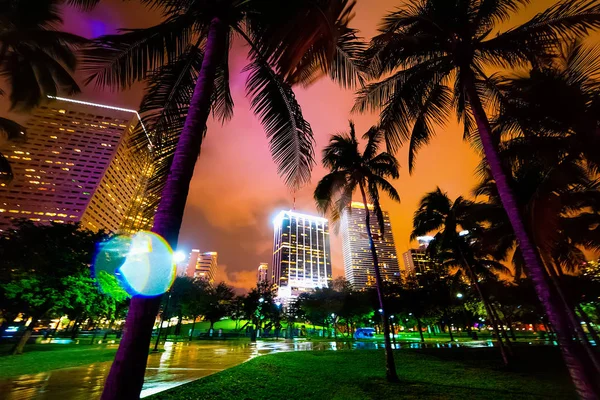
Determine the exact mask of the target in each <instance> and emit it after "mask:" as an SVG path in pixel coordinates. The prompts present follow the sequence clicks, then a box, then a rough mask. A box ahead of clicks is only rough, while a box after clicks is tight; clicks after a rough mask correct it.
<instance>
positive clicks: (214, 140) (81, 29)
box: [64, 0, 554, 289]
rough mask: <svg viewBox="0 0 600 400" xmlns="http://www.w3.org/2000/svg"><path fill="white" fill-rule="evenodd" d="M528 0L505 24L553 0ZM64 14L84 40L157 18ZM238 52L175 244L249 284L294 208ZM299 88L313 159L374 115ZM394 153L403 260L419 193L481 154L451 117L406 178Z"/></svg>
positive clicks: (379, 8) (445, 185)
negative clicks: (228, 115) (231, 105)
mask: <svg viewBox="0 0 600 400" xmlns="http://www.w3.org/2000/svg"><path fill="white" fill-rule="evenodd" d="M533 3H534V4H533V5H532V6H531V7H529V8H528V9H527V10H526V11H525V12H522V13H521V14H520V15H519V16H518V17H517V18H514V19H513V21H512V22H511V24H516V23H518V22H522V21H524V20H525V19H526V18H529V17H530V16H531V15H532V14H533V13H534V12H537V11H540V10H541V9H542V8H545V7H547V6H548V5H550V4H553V3H554V1H551V0H538V1H534V2H533ZM400 4H401V2H400V1H399V0H395V1H390V0H384V1H376V0H358V4H357V6H356V8H355V11H356V17H355V18H354V20H353V22H352V25H353V26H354V27H356V28H358V29H359V30H360V31H361V35H362V36H363V37H366V38H370V37H371V36H373V35H374V34H375V31H376V27H377V24H378V22H379V20H380V18H381V17H382V16H383V15H384V14H385V13H386V12H387V11H390V10H392V9H393V8H394V7H395V6H397V5H400ZM64 19H65V24H66V29H67V30H69V31H71V32H74V33H78V34H80V35H82V36H85V37H89V38H91V37H94V36H98V35H102V34H110V33H115V31H116V30H117V29H118V28H141V27H146V26H150V25H153V24H155V23H157V22H158V21H159V15H158V14H156V13H152V12H149V11H148V10H147V9H145V8H144V7H142V6H140V5H138V4H137V3H136V2H135V1H128V2H122V1H120V0H103V1H102V3H101V4H100V5H99V6H98V7H97V8H96V9H95V10H94V11H93V12H91V13H79V12H76V11H74V10H67V11H66V12H65V18H64ZM245 54H246V49H245V48H243V47H241V46H240V45H238V46H234V48H233V50H232V53H231V57H230V60H231V65H230V68H231V70H230V71H231V86H232V88H231V89H232V94H233V98H234V101H235V115H234V118H233V120H232V121H230V122H229V123H227V124H226V125H225V126H221V125H220V124H219V123H218V122H215V121H212V120H209V123H208V134H207V138H206V140H205V142H204V144H203V147H202V153H201V156H200V160H199V162H198V164H197V166H196V170H195V174H194V179H193V181H192V185H191V190H190V196H189V198H188V203H187V208H186V212H185V217H184V223H183V227H182V231H181V236H180V241H179V243H180V244H179V249H181V250H184V251H189V250H190V249H192V248H199V249H201V250H204V251H217V252H218V253H219V271H218V276H217V279H219V280H225V281H227V282H228V283H230V284H232V285H233V286H234V287H236V288H238V289H242V288H244V289H246V288H250V287H251V286H253V285H254V284H255V283H256V269H257V267H258V264H259V263H260V262H268V263H269V265H270V263H271V250H272V240H273V228H272V219H273V216H274V215H275V214H276V213H277V211H279V210H281V209H290V208H292V198H293V197H292V195H291V194H290V192H289V190H288V189H287V188H286V187H285V185H284V184H283V183H282V181H281V180H280V179H279V177H278V176H277V172H276V168H275V165H274V164H273V162H272V161H271V157H270V154H269V151H268V145H267V141H266V138H265V135H264V132H263V130H262V127H261V125H260V123H259V121H258V119H257V118H255V117H254V115H253V114H252V113H251V112H250V111H249V102H248V100H247V99H246V98H245V96H244V82H245V76H243V75H242V74H241V73H240V71H241V69H242V68H243V67H244V65H245ZM142 90H143V86H141V85H139V86H137V87H134V88H132V90H129V91H127V92H110V91H108V90H107V91H101V90H96V89H95V88H93V87H88V88H85V89H84V93H83V94H81V95H80V96H79V97H78V98H80V99H83V100H88V101H95V102H104V103H108V104H112V105H116V106H120V107H127V108H135V109H137V108H138V106H139V102H140V99H141V96H142ZM296 94H297V97H298V101H299V102H300V104H301V106H302V109H303V112H304V116H305V118H306V119H307V120H308V121H309V122H310V123H311V125H312V128H313V131H314V134H315V137H316V145H317V147H316V151H317V155H318V157H319V158H320V153H321V150H322V148H323V147H324V145H325V144H326V143H327V140H328V138H329V135H331V134H332V133H336V132H339V131H342V130H346V129H347V127H348V122H347V121H348V119H349V118H352V119H353V120H354V121H355V122H356V125H357V132H358V133H359V134H360V135H362V133H363V132H364V131H366V130H367V129H368V128H369V127H370V126H371V125H372V124H373V123H375V122H376V119H377V118H376V116H375V115H351V114H350V109H351V107H352V104H353V98H354V95H353V92H352V91H344V90H342V89H340V88H338V87H337V86H336V85H335V84H333V83H331V82H330V81H328V80H326V79H323V80H321V81H319V82H317V83H316V84H315V85H313V86H312V87H310V88H309V89H307V90H303V89H296ZM397 156H398V159H399V161H400V163H401V165H402V167H403V168H402V169H401V177H400V179H398V180H397V181H395V182H394V184H395V187H396V188H397V190H398V192H399V193H400V196H401V199H402V203H401V204H395V203H392V202H391V201H389V199H387V198H384V199H383V207H384V209H386V210H388V211H389V213H390V216H391V222H392V229H393V233H394V238H395V241H396V246H397V249H398V256H399V258H400V257H401V254H402V253H403V252H404V251H406V250H407V249H408V248H409V247H411V243H410V240H409V234H410V231H411V221H412V215H413V212H414V211H415V209H416V206H417V203H418V201H419V199H420V197H421V196H422V195H423V194H424V193H425V192H427V191H430V190H433V189H435V187H436V186H440V187H441V188H442V189H443V190H445V191H447V192H448V193H449V195H450V197H451V198H455V197H457V196H459V195H469V194H470V190H471V189H472V186H473V184H474V182H475V178H474V169H475V167H476V165H477V163H478V156H477V155H476V154H475V152H474V151H473V150H471V149H470V147H469V145H468V144H465V143H463V142H462V131H461V129H460V128H459V127H458V125H457V124H456V123H450V124H448V125H447V126H440V127H438V129H437V137H436V138H435V139H434V140H433V142H432V143H431V144H430V145H429V146H427V147H426V148H424V149H423V150H421V152H420V153H419V155H418V158H417V164H416V170H415V172H414V173H413V175H412V176H410V175H409V174H408V169H407V168H405V166H406V164H407V152H406V150H401V151H400V152H399V153H398V154H397ZM324 173H325V172H324V170H323V169H322V168H321V167H320V166H319V167H317V168H315V170H314V171H313V178H312V182H311V184H310V185H309V186H307V187H306V188H304V189H303V190H302V191H300V192H298V193H297V195H296V209H297V210H298V211H301V212H306V213H310V214H316V208H315V205H314V201H313V200H312V191H313V189H314V186H315V184H316V182H318V180H319V179H320V178H321V177H322V176H323V175H324ZM331 249H332V265H333V274H334V277H337V276H340V275H343V259H342V252H341V240H340V238H339V237H338V236H337V235H336V234H334V233H333V232H332V243H331ZM400 262H401V260H400ZM401 267H403V266H402V265H401Z"/></svg>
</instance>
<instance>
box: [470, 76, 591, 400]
mask: <svg viewBox="0 0 600 400" xmlns="http://www.w3.org/2000/svg"><path fill="white" fill-rule="evenodd" d="M462 72H463V74H464V76H463V77H462V78H463V85H464V88H465V91H466V93H467V96H468V98H469V104H470V106H471V110H472V114H473V117H474V118H475V122H476V124H477V129H478V131H479V138H480V140H481V145H482V147H483V152H484V154H485V158H486V161H487V163H488V166H489V167H490V172H491V174H492V177H493V178H494V181H495V182H496V187H497V188H498V194H499V195H500V200H501V201H502V205H503V207H504V210H505V211H506V214H507V216H508V219H509V221H510V224H511V225H512V228H513V230H514V232H515V235H516V237H517V240H518V242H519V247H520V249H521V252H522V254H523V258H524V259H525V268H526V270H527V272H528V275H529V277H530V278H531V281H532V282H533V286H534V288H535V291H536V293H537V296H538V298H539V299H540V302H541V303H542V305H543V307H544V310H545V311H546V314H547V315H548V319H549V320H550V322H551V323H552V326H553V327H554V329H555V331H556V336H557V340H558V343H559V345H560V349H561V352H562V356H563V359H564V360H565V364H566V366H567V368H568V369H569V374H570V375H571V379H572V381H573V384H574V385H575V388H576V390H577V393H578V395H579V397H581V398H582V399H597V398H599V397H600V393H599V392H600V391H599V390H598V388H597V387H596V384H595V381H596V379H595V378H594V375H593V374H592V372H591V371H588V370H587V369H586V367H585V365H584V363H583V362H582V360H581V348H580V346H579V345H578V344H577V343H575V342H573V340H572V339H571V337H572V335H571V329H570V327H569V318H568V316H567V315H566V312H565V310H564V309H562V308H561V307H560V305H559V304H557V302H556V301H555V300H554V299H553V298H552V290H551V288H550V285H549V283H548V281H547V279H546V273H545V270H544V267H543V265H542V263H541V261H540V258H539V254H538V253H537V251H536V249H535V247H534V246H533V242H532V240H531V238H530V237H529V233H528V232H527V230H526V229H525V225H524V224H523V219H522V216H521V214H520V211H519V207H518V204H517V201H516V198H515V196H514V194H513V191H512V188H511V187H510V184H509V181H508V177H507V176H506V174H505V173H504V169H503V167H502V162H501V160H500V157H499V155H498V153H497V151H496V146H495V145H494V140H493V139H492V130H491V127H490V123H489V121H488V119H487V115H486V113H485V111H484V109H483V105H482V104H481V99H480V98H479V93H478V92H477V88H476V87H475V78H474V76H473V73H472V71H471V70H470V69H469V70H468V71H462Z"/></svg>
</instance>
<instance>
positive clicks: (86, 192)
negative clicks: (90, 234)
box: [0, 98, 148, 232]
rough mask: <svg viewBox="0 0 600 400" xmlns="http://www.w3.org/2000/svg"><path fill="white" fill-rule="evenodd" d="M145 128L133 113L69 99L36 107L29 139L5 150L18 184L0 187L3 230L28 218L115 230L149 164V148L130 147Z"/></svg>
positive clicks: (120, 222)
mask: <svg viewBox="0 0 600 400" xmlns="http://www.w3.org/2000/svg"><path fill="white" fill-rule="evenodd" d="M139 122H140V120H139V115H138V114H137V112H135V111H133V110H126V109H122V108H118V107H112V106H107V105H101V104H93V103H88V102H81V101H76V100H71V99H63V98H54V101H52V102H51V103H50V104H48V105H43V106H40V107H38V108H37V109H36V110H35V111H34V113H33V115H32V117H31V118H30V119H29V121H28V122H27V123H26V124H25V127H26V129H27V141H26V142H25V143H10V142H9V143H6V144H5V145H4V146H3V147H2V151H3V153H4V154H5V155H6V156H7V158H8V160H9V162H10V163H11V166H12V168H13V173H14V179H13V181H12V182H10V183H8V184H0V230H3V229H6V228H8V227H9V226H11V224H12V219H13V218H27V219H30V220H32V221H36V222H50V221H55V222H81V224H82V226H83V227H84V228H89V229H92V230H99V229H106V230H109V231H113V232H114V231H117V230H118V229H119V227H120V226H121V224H122V222H123V221H124V219H125V217H126V215H127V211H128V210H129V209H130V207H131V204H132V201H134V200H135V199H136V198H138V197H139V191H140V184H141V181H142V176H143V173H144V168H145V165H146V163H145V160H146V158H145V157H147V154H148V148H147V147H146V146H136V145H134V144H133V143H132V140H133V139H132V133H133V130H134V128H135V126H136V125H137V124H138V123H139ZM142 126H143V125H142ZM133 218H135V217H133Z"/></svg>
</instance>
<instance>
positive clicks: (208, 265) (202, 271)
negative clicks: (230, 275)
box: [186, 249, 217, 283]
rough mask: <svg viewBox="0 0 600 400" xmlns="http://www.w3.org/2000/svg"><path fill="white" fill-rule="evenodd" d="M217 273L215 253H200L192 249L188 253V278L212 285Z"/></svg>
mask: <svg viewBox="0 0 600 400" xmlns="http://www.w3.org/2000/svg"><path fill="white" fill-rule="evenodd" d="M216 273H217V252H215V251H209V252H204V253H202V252H200V250H198V249H193V250H192V252H191V253H190V257H189V261H188V267H187V273H186V275H187V276H189V277H190V278H200V279H205V280H207V281H208V282H209V283H214V281H215V275H216Z"/></svg>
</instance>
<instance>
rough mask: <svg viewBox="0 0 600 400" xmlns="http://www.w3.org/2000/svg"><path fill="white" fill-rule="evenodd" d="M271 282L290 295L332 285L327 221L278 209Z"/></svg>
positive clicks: (281, 295) (283, 296) (280, 291)
mask: <svg viewBox="0 0 600 400" xmlns="http://www.w3.org/2000/svg"><path fill="white" fill-rule="evenodd" d="M272 265H273V274H272V281H273V284H274V285H275V286H276V287H277V289H278V297H280V298H292V297H297V296H298V295H299V294H301V293H303V292H307V291H312V290H314V289H315V288H323V287H330V286H331V251H330V245H329V223H328V222H327V220H326V219H325V218H320V217H315V216H312V215H306V214H300V213H297V212H295V211H281V212H280V213H279V214H278V215H277V217H276V218H275V221H274V239H273V263H272Z"/></svg>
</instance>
